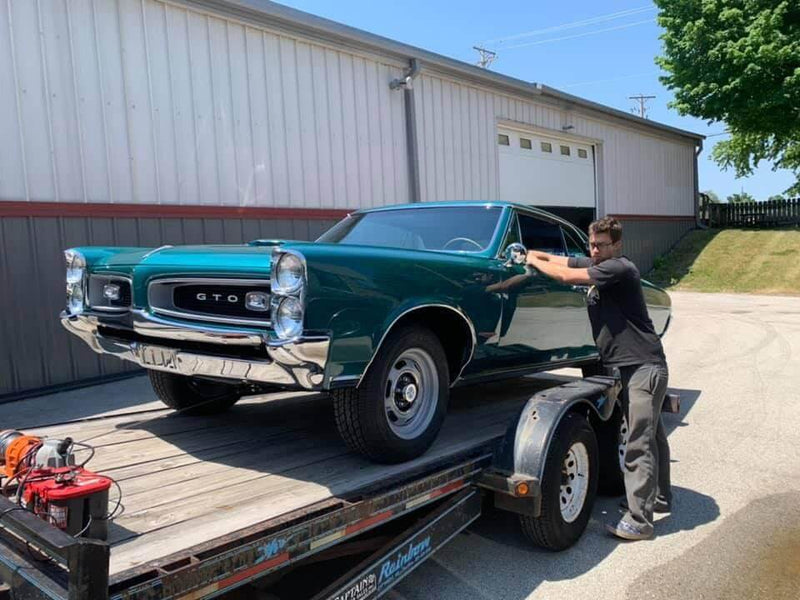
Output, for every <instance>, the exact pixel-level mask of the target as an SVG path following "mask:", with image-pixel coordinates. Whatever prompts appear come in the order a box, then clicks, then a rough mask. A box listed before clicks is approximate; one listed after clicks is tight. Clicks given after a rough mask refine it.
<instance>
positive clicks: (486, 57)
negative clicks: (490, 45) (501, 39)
mask: <svg viewBox="0 0 800 600" xmlns="http://www.w3.org/2000/svg"><path fill="white" fill-rule="evenodd" d="M473 49H475V50H477V51H478V54H480V55H481V57H480V58H479V59H478V62H476V63H475V64H476V65H478V66H479V67H480V68H481V69H488V68H489V65H491V64H492V63H493V62H494V60H495V59H496V58H497V52H492V51H491V50H487V49H486V48H480V47H478V46H473Z"/></svg>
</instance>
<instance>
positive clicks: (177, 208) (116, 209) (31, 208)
mask: <svg viewBox="0 0 800 600" xmlns="http://www.w3.org/2000/svg"><path fill="white" fill-rule="evenodd" d="M350 212H352V211H351V210H347V209H338V208H279V207H269V206H197V205H192V206H186V205H169V204H107V203H106V204H102V203H84V202H17V201H13V202H0V217H110V218H115V217H117V218H119V217H127V218H150V219H163V218H176V219H182V218H185V219H188V218H195V219H198V218H199V219H202V218H211V219H314V220H322V219H342V218H344V217H346V216H347V214H348V213H350Z"/></svg>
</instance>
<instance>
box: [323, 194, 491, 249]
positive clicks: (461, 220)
mask: <svg viewBox="0 0 800 600" xmlns="http://www.w3.org/2000/svg"><path fill="white" fill-rule="evenodd" d="M502 211H503V209H502V207H499V206H486V205H475V206H437V207H420V208H403V209H397V210H386V211H378V212H368V213H361V214H355V215H350V216H348V217H347V218H346V219H344V220H343V221H340V222H339V223H337V224H336V225H335V226H334V227H333V228H332V229H330V230H328V231H327V232H326V233H325V234H323V235H322V237H320V238H319V239H318V240H317V241H318V242H329V243H338V244H363V245H367V246H384V247H387V248H407V249H411V250H446V251H452V252H482V251H483V250H486V249H487V248H488V247H489V244H491V243H492V237H493V236H494V232H495V229H496V227H497V221H498V219H500V215H501V213H502Z"/></svg>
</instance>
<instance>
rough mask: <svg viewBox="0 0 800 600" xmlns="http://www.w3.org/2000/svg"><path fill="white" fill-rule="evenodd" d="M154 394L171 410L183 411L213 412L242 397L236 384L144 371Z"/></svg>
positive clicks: (215, 412)
mask: <svg viewBox="0 0 800 600" xmlns="http://www.w3.org/2000/svg"><path fill="white" fill-rule="evenodd" d="M147 374H148V375H149V376H150V384H151V385H152V386H153V391H155V393H156V396H158V398H159V400H161V401H162V402H163V403H164V404H166V405H167V406H168V407H169V408H171V409H173V410H177V411H178V412H180V413H183V414H186V415H214V414H217V413H221V412H224V411H226V410H228V409H229V408H230V407H231V406H233V405H234V404H236V402H237V401H238V400H239V398H241V393H240V391H239V387H238V386H237V385H233V384H230V383H220V382H216V381H209V380H204V379H197V378H195V377H186V376H185V375H177V374H175V373H167V372H165V371H154V370H152V369H150V370H148V371H147Z"/></svg>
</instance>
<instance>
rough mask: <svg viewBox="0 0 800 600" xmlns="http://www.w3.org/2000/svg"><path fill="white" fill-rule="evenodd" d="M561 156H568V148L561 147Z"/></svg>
mask: <svg viewBox="0 0 800 600" xmlns="http://www.w3.org/2000/svg"><path fill="white" fill-rule="evenodd" d="M561 156H569V146H561Z"/></svg>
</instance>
